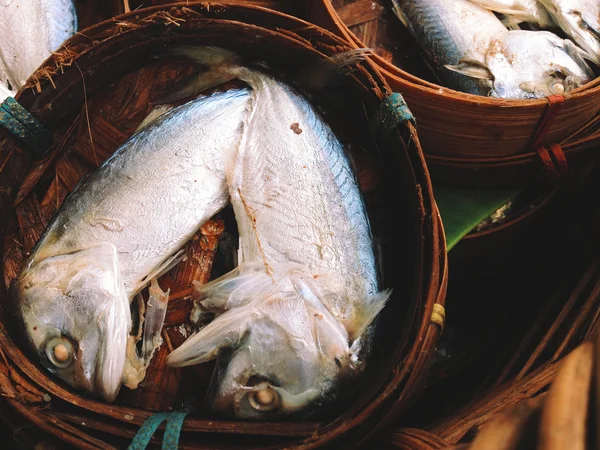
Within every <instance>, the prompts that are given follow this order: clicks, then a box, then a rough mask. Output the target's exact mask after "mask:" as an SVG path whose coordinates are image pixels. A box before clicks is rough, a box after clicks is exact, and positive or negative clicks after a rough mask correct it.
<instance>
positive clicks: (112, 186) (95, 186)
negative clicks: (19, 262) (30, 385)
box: [11, 90, 250, 401]
mask: <svg viewBox="0 0 600 450" xmlns="http://www.w3.org/2000/svg"><path fill="white" fill-rule="evenodd" d="M249 102H250V94H249V92H248V90H232V91H228V92H226V93H222V94H215V95H213V96H210V97H206V98H202V99H198V100H194V101H192V102H190V103H187V104H185V105H183V106H181V107H178V108H176V109H173V110H172V111H169V112H166V113H164V114H163V115H162V116H160V117H159V118H158V119H156V120H155V121H153V122H151V123H150V124H148V125H147V126H146V127H145V128H143V129H141V130H140V131H139V132H137V133H136V134H134V135H133V136H132V137H131V138H130V139H129V140H127V141H126V142H125V143H124V144H123V145H122V146H121V147H120V148H119V149H118V150H117V151H116V153H115V154H114V155H113V156H112V157H111V158H109V159H108V160H107V161H105V163H104V164H103V165H102V166H101V167H100V168H99V169H97V170H96V171H95V172H93V173H92V174H91V175H90V176H88V177H87V178H85V179H84V180H83V181H82V182H81V183H80V184H79V185H78V186H77V187H76V188H75V190H74V191H73V192H72V193H71V194H70V196H69V197H68V198H67V199H66V200H65V202H64V203H63V205H62V207H61V209H60V211H59V213H58V215H57V216H56V218H55V219H54V221H53V222H52V223H51V224H50V226H49V227H48V228H47V230H46V231H45V233H44V235H43V236H42V238H41V239H40V241H39V242H38V244H37V246H36V247H35V249H34V251H33V253H32V255H31V256H30V258H29V260H28V261H27V262H26V264H25V266H24V268H23V270H22V273H21V274H20V275H19V277H18V278H17V279H16V280H15V282H14V283H13V285H12V289H11V290H12V295H13V297H14V300H15V301H16V311H17V316H18V318H19V319H20V321H21V322H22V326H21V328H22V329H23V331H24V334H25V337H26V340H27V342H28V343H29V344H30V346H31V348H32V349H33V350H34V351H35V352H37V354H38V356H39V359H40V361H41V363H42V365H44V366H45V367H46V368H47V369H48V370H49V371H51V372H52V373H54V374H56V375H57V376H58V377H60V378H61V379H62V380H64V381H65V382H66V383H68V384H69V385H71V386H73V387H75V388H78V389H82V390H85V391H87V392H89V393H91V394H93V395H95V396H101V397H103V398H104V399H105V400H106V401H113V400H114V399H115V397H116V395H117V393H118V392H119V389H120V386H121V384H126V385H128V386H129V387H135V386H136V385H137V383H138V382H139V381H140V380H141V378H143V376H144V369H145V367H147V362H148V359H149V358H151V354H152V349H153V346H154V343H155V339H156V338H157V336H160V330H161V328H162V319H164V312H165V310H166V305H165V302H166V298H165V297H166V294H165V293H163V292H162V291H161V290H160V288H159V286H158V285H157V283H156V280H155V278H157V277H158V276H160V275H161V274H162V273H164V272H165V271H166V270H168V269H169V268H170V267H171V266H172V265H173V264H174V263H175V262H177V259H178V257H177V251H178V250H179V249H180V248H181V247H182V246H183V245H184V244H185V243H186V242H187V241H188V240H189V239H190V238H191V237H192V236H193V235H194V234H195V233H196V232H197V231H198V230H199V229H200V227H201V226H202V224H203V223H204V222H205V221H206V220H208V219H209V218H210V217H211V216H212V215H214V214H215V213H216V212H217V211H219V210H220V209H221V208H223V207H224V206H225V205H226V204H227V202H228V195H227V188H226V179H225V173H224V170H223V167H224V163H223V157H224V155H225V154H226V153H227V152H228V151H231V150H232V149H234V148H236V147H237V146H238V145H239V142H240V140H241V138H242V122H243V120H244V118H245V116H246V115H247V113H248V107H249V104H250V103H249ZM151 281H152V286H151V296H153V299H151V300H153V301H154V303H155V304H156V305H157V307H156V308H155V310H154V311H151V310H149V311H147V313H146V320H145V323H146V326H147V327H153V329H148V328H145V329H144V338H143V339H144V341H143V348H144V349H146V350H145V351H144V353H143V354H142V357H143V358H145V360H144V361H139V360H138V358H137V354H136V353H135V352H132V349H131V345H132V340H131V338H130V330H131V328H132V324H131V313H130V302H131V301H132V299H133V298H134V296H135V295H136V293H138V292H139V291H140V290H141V289H142V288H143V287H144V286H146V285H147V284H148V283H149V282H151ZM151 303H152V302H149V304H151ZM134 349H135V347H134Z"/></svg>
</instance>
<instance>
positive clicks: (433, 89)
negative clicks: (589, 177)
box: [308, 0, 600, 188]
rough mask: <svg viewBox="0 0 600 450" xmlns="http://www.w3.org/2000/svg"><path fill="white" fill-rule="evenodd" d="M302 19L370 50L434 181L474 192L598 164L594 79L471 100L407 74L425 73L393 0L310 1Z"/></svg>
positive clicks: (598, 95)
mask: <svg viewBox="0 0 600 450" xmlns="http://www.w3.org/2000/svg"><path fill="white" fill-rule="evenodd" d="M308 20H310V21H312V22H314V23H316V24H318V25H321V26H323V27H324V28H327V29H328V30H330V31H332V32H334V33H336V34H337V35H338V36H342V37H344V38H345V39H347V40H348V41H349V42H351V43H352V44H353V45H354V46H355V47H356V48H366V47H369V48H373V49H374V54H373V55H372V60H373V62H374V63H375V64H376V65H377V67H378V68H379V69H380V70H381V72H382V74H383V76H384V77H385V79H386V80H387V81H388V83H389V84H390V86H391V87H392V89H393V90H394V91H396V92H400V93H401V94H402V95H403V96H404V98H405V99H406V101H407V103H408V104H409V105H410V108H411V110H412V111H413V113H414V115H415V117H416V119H417V124H418V129H419V135H420V137H421V143H422V145H423V150H424V152H425V154H426V156H427V162H428V165H429V167H430V170H431V174H432V177H433V179H434V181H436V182H437V181H440V182H443V183H446V184H454V185H462V186H467V187H470V186H473V187H477V188H482V187H511V186H520V185H523V184H527V183H532V182H539V181H540V180H547V179H548V177H551V178H556V177H558V176H561V175H564V174H566V173H567V172H568V168H569V167H580V166H584V165H586V164H587V162H588V161H589V160H590V159H594V158H596V153H597V152H596V151H595V149H596V148H597V146H598V143H599V142H600V129H599V128H600V118H599V115H598V113H599V111H600V78H597V79H596V80H594V81H592V82H590V83H588V84H586V85H585V86H581V87H580V88H578V89H575V90H574V91H572V92H569V93H568V95H565V96H564V97H560V98H559V97H556V96H554V97H552V98H548V99H537V100H506V99H497V98H488V97H482V96H477V95H471V94H466V93H463V92H458V91H454V90H452V89H449V88H446V87H443V86H440V85H438V84H436V83H433V82H430V81H427V80H425V79H423V78H421V77H419V76H417V75H415V74H414V73H412V72H419V74H421V73H424V71H423V70H422V67H420V65H419V64H420V61H421V60H422V57H421V56H420V54H419V51H418V48H417V47H418V46H417V44H416V43H415V42H414V41H413V40H412V38H411V37H410V36H409V35H408V33H407V32H406V31H405V30H403V29H402V26H401V25H400V24H399V20H398V19H397V18H396V17H395V16H394V15H393V13H391V2H387V1H382V0H375V1H371V0H368V1H367V0H311V1H310V2H309V8H308ZM390 49H391V50H390ZM392 53H393V55H392ZM392 56H394V57H395V59H393V58H392ZM395 64H399V65H401V66H402V67H400V66H399V65H395ZM405 69H406V70H405ZM419 69H421V70H420V71H419ZM409 72H411V73H409Z"/></svg>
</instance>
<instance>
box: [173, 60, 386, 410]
mask: <svg viewBox="0 0 600 450" xmlns="http://www.w3.org/2000/svg"><path fill="white" fill-rule="evenodd" d="M189 51H191V52H192V53H194V50H189ZM219 51H220V50H219V49H208V50H206V49H205V50H203V51H200V55H199V56H198V55H197V54H196V55H195V56H192V58H194V57H195V58H196V59H200V60H207V59H209V60H210V59H211V58H212V56H211V55H213V54H214V53H217V54H218V52H219ZM211 52H213V53H212V54H211ZM219 70H221V71H223V68H220V69H219ZM225 72H227V70H225ZM229 74H230V76H235V77H236V78H238V79H240V80H243V81H245V82H246V83H248V84H249V85H250V87H251V88H252V95H253V106H252V112H251V114H250V116H249V117H248V119H247V120H246V122H245V129H244V137H243V139H242V143H241V145H240V147H239V149H238V151H237V152H234V153H233V155H232V159H231V160H230V163H229V165H228V166H227V180H228V186H229V192H230V197H231V202H232V204H233V208H234V212H235V217H236V221H237V224H238V230H239V234H240V251H239V257H238V259H239V261H240V262H241V263H240V265H239V267H238V268H237V269H235V270H234V271H233V272H232V273H230V274H227V275H225V276H224V277H222V278H221V279H217V280H214V281H213V282H211V283H209V284H208V285H204V286H197V289H196V297H197V300H198V301H199V302H200V305H201V307H202V308H204V309H208V310H210V311H214V312H215V313H216V314H217V317H216V319H214V321H213V322H212V323H210V324H209V325H207V326H206V327H205V328H203V329H202V330H201V331H199V332H198V333H197V334H196V335H194V336H192V337H190V338H189V339H188V340H187V341H186V342H185V343H184V344H183V345H182V346H181V347H179V348H178V349H176V350H175V351H173V352H172V353H171V354H170V355H169V357H168V360H167V363H168V364H170V365H175V366H184V365H189V364H196V363H201V362H204V361H208V360H210V359H213V358H214V357H216V356H217V355H218V354H219V352H220V350H221V349H224V348H230V349H232V354H231V355H230V357H229V358H228V359H227V360H224V361H223V360H221V361H220V362H219V368H218V369H217V372H216V376H215V377H213V385H212V387H211V391H212V395H211V399H210V401H211V404H212V406H213V408H215V409H217V410H220V411H222V412H224V413H228V414H233V415H235V416H236V417H238V418H243V419H265V420H268V418H273V417H277V416H284V415H288V414H292V413H300V412H304V411H308V410H310V407H314V405H316V404H320V403H321V402H323V401H325V400H326V399H327V397H328V396H329V395H330V394H331V392H332V390H334V389H335V386H336V385H337V383H338V381H339V379H340V377H343V376H351V375H352V374H353V373H354V372H355V364H356V363H357V361H356V359H355V356H356V352H357V349H358V348H359V347H360V343H361V340H362V339H364V336H365V329H367V327H368V326H369V324H370V323H371V322H372V320H373V319H374V317H375V316H376V315H377V313H378V312H379V311H380V310H381V308H383V306H384V304H385V301H386V300H387V298H388V297H389V295H390V292H389V291H383V292H380V291H379V284H378V274H377V269H376V265H375V258H374V252H373V243H372V238H371V232H370V228H369V222H368V218H367V215H366V211H365V207H364V204H363V200H362V197H361V194H360V192H359V189H358V185H357V182H356V179H355V177H354V174H353V171H352V169H351V167H350V163H349V161H348V158H347V157H346V155H345V153H344V149H343V147H342V145H341V143H340V142H339V140H338V139H337V138H336V136H335V135H334V133H333V132H332V130H331V129H330V128H329V126H327V124H326V123H325V122H324V121H323V119H322V118H321V117H320V116H319V114H317V113H316V111H315V110H314V108H313V107H312V106H311V105H310V103H309V102H308V101H307V100H306V99H305V98H304V97H303V96H302V95H300V94H299V93H297V92H296V91H295V89H293V88H292V87H290V86H289V85H287V84H285V83H283V82H281V81H279V80H277V79H275V78H272V77H271V76H269V75H266V74H264V73H260V72H256V71H254V70H251V69H248V68H245V67H240V66H236V67H230V68H229ZM349 342H351V343H352V342H353V343H354V344H353V345H352V346H351V345H350V344H349ZM261 398H262V400H263V401H262V402H261ZM266 400H268V401H266Z"/></svg>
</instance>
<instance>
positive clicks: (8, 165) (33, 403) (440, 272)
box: [0, 2, 446, 449]
mask: <svg viewBox="0 0 600 450" xmlns="http://www.w3.org/2000/svg"><path fill="white" fill-rule="evenodd" d="M192 42H193V43H201V44H204V45H219V46H224V47H227V48H230V49H233V50H235V51H237V52H239V53H240V54H242V55H243V56H244V57H245V58H247V59H248V60H250V61H252V60H259V61H264V62H266V63H267V64H268V65H269V66H270V67H271V68H272V69H273V70H275V71H277V72H278V73H281V74H283V75H287V74H295V73H298V72H300V71H301V70H302V69H304V68H306V67H310V66H311V65H312V64H318V63H319V62H322V61H323V60H324V59H325V58H327V57H331V56H334V55H337V54H339V53H341V52H344V51H346V50H349V49H350V48H351V46H350V45H349V44H348V43H346V42H345V41H343V40H342V39H340V38H338V37H336V36H335V35H333V34H331V33H329V32H327V31H326V30H323V29H321V28H319V27H317V26H314V25H312V24H309V23H307V22H304V21H301V20H299V19H296V18H294V17H291V16H287V15H285V14H282V13H277V12H274V11H271V10H268V9H264V8H261V7H250V6H240V5H227V4H223V3H206V2H204V3H191V2H190V3H188V2H186V3H179V4H174V5H169V6H162V7H151V8H146V9H141V10H138V11H135V12H132V13H129V14H125V15H121V16H119V17H116V18H114V19H112V20H109V21H106V22H103V23H101V24H98V25H96V26H93V27H91V28H89V29H87V30H84V31H83V32H81V33H80V34H78V35H76V36H74V37H73V38H71V39H70V40H69V41H67V42H66V43H65V44H64V46H63V47H62V48H61V49H60V50H59V51H58V52H56V53H55V54H54V55H53V57H52V58H50V59H49V60H48V61H46V63H45V64H44V65H43V66H42V67H41V68H40V69H39V70H38V71H37V72H36V73H35V74H34V75H33V76H32V77H31V78H30V80H29V82H28V85H27V86H26V87H25V88H24V89H23V90H21V91H20V93H19V95H18V96H17V100H18V101H19V102H20V103H21V104H22V105H23V106H24V107H25V108H26V109H27V110H28V111H29V112H30V113H31V114H32V115H33V116H34V117H36V118H37V119H38V120H39V121H40V122H41V123H42V124H43V125H44V126H45V127H46V128H47V129H48V130H50V131H51V132H52V134H53V136H54V142H53V145H52V147H51V149H50V151H49V153H47V154H46V155H45V156H44V157H43V158H38V159H36V158H34V157H33V156H32V155H31V153H30V152H29V151H28V150H27V149H25V148H24V147H22V146H20V145H19V143H18V142H17V141H15V140H14V139H13V138H12V137H11V136H10V135H8V134H7V133H5V132H4V130H2V131H0V133H2V134H1V135H0V145H1V146H0V186H1V187H2V189H0V210H1V211H2V214H0V218H1V219H0V231H1V233H2V242H3V247H2V257H3V264H2V268H3V283H2V288H1V289H0V296H1V297H0V301H1V302H2V304H3V305H4V306H3V307H2V308H1V310H2V311H1V314H2V316H1V317H0V352H1V354H2V358H1V359H0V391H1V392H2V394H3V396H4V397H5V399H6V402H7V404H8V406H9V407H10V408H11V409H12V410H14V411H15V412H17V413H18V414H20V415H21V416H22V417H24V418H25V419H26V420H27V421H29V422H30V423H32V424H34V425H35V426H37V427H39V428H40V429H42V430H43V431H44V432H46V433H48V434H50V435H53V436H55V437H57V438H59V439H61V440H63V441H65V442H67V443H69V444H70V445H73V446H75V447H78V448H86V449H92V448H93V449H100V448H101V449H112V448H124V447H125V446H126V445H127V443H128V442H129V441H131V439H132V438H133V436H134V435H135V433H136V432H137V430H138V429H139V427H140V426H141V425H142V423H143V422H144V421H145V420H146V419H147V418H148V417H150V416H151V415H152V414H154V412H156V411H170V410H174V409H178V408H181V407H182V406H185V405H189V404H196V405H198V406H197V411H196V412H195V413H193V414H192V413H190V414H189V415H188V416H187V418H186V419H185V422H184V424H183V429H182V434H181V440H180V448H190V449H192V448H194V449H208V448H211V449H214V448H223V449H229V448H261V449H262V448H303V449H307V448H316V447H318V446H323V445H334V443H335V445H336V446H340V445H341V446H344V447H345V448H350V447H354V446H358V445H359V444H360V443H361V442H362V441H363V440H365V439H367V437H368V436H369V435H371V434H372V433H374V432H375V431H376V430H377V429H379V428H380V427H381V426H383V425H384V424H386V423H388V422H389V421H390V420H392V419H393V418H394V417H397V416H398V415H399V414H401V413H402V412H403V411H404V410H405V409H406V408H407V407H408V405H409V404H410V403H411V402H412V401H413V400H414V398H415V397H416V396H417V394H418V393H419V392H420V389H421V387H422V384H423V381H424V379H425V375H426V373H427V370H428V366H429V359H430V356H431V353H432V350H433V347H434V345H435V342H436V341H437V339H438V337H439V335H440V332H441V328H442V326H443V321H442V319H443V318H442V317H441V316H440V314H439V313H440V311H442V312H443V304H444V296H445V286H446V253H445V244H444V235H443V230H442V227H441V223H440V219H439V214H438V213H437V207H436V205H435V202H434V200H433V195H432V191H431V185H430V181H429V176H428V173H427V169H426V167H425V163H424V158H423V155H422V153H421V150H420V147H419V141H418V137H417V134H416V131H415V129H414V127H413V126H412V124H411V123H410V122H404V123H401V124H399V125H398V126H396V127H392V128H389V129H388V131H385V130H384V129H383V128H379V131H374V129H372V128H371V127H370V124H369V122H368V121H367V120H366V116H370V115H371V114H374V113H376V112H377V111H381V107H382V105H381V103H382V101H383V100H384V99H385V98H386V97H387V96H388V95H390V94H391V90H390V88H389V87H388V85H387V84H386V83H385V82H384V81H383V79H382V78H381V77H380V75H379V73H378V71H377V69H376V68H375V67H374V66H373V65H372V64H370V63H369V62H362V63H360V64H357V65H356V66H353V67H352V70H351V73H350V74H348V75H347V76H345V77H343V79H342V80H340V81H339V82H338V84H336V86H334V87H331V88H329V89H327V90H326V91H323V92H321V93H318V94H317V93H314V95H313V96H312V99H313V101H314V102H315V103H316V104H317V106H318V107H320V108H322V110H324V111H325V113H326V117H327V119H328V121H329V122H330V123H331V125H332V127H333V129H334V130H335V131H336V132H337V133H338V134H339V135H340V137H341V139H342V140H344V139H349V140H351V141H352V144H353V147H352V148H353V149H355V148H359V151H358V153H357V154H356V155H355V156H356V164H357V166H358V167H357V173H358V177H359V181H360V184H361V188H362V190H363V192H364V196H365V200H366V204H367V208H368V211H369V214H371V215H372V226H373V229H374V232H375V234H376V235H378V234H379V235H380V236H382V237H383V239H385V246H384V249H383V251H382V254H381V257H382V261H383V267H384V274H383V275H384V283H386V281H385V280H389V281H387V283H389V284H392V285H393V287H394V295H393V297H392V299H391V300H390V302H389V304H388V306H386V309H385V313H383V314H382V316H381V321H380V323H379V325H378V328H377V330H378V333H377V337H376V342H375V343H374V346H373V349H374V350H373V352H372V354H371V356H370V362H369V364H368V369H367V371H366V373H365V378H364V379H363V380H362V381H361V384H360V390H356V389H355V390H354V391H353V395H351V396H350V397H352V398H348V399H346V401H345V402H344V401H342V402H341V403H340V406H339V408H338V410H336V411H334V412H332V413H331V414H330V416H327V417H326V418H323V419H320V421H319V422H276V423H275V422H274V423H262V422H242V421H231V420H224V419H222V418H220V417H217V416H215V415H214V414H213V413H211V412H210V411H208V410H206V408H205V407H204V406H203V403H202V402H201V401H197V400H198V399H202V398H203V396H204V393H205V391H206V388H207V385H208V382H209V379H210V373H211V370H212V366H210V365H201V366H196V367H193V368H191V369H185V370H182V369H174V368H167V367H165V366H164V359H165V357H166V355H167V354H168V353H169V349H170V348H175V347H177V346H178V345H180V344H181V342H182V341H183V340H184V338H183V337H182V335H181V333H180V331H179V329H180V327H181V326H182V324H185V323H186V322H187V321H188V316H189V311H190V308H191V304H190V302H189V300H186V295H187V294H189V292H190V291H189V287H190V285H191V281H192V280H193V279H196V280H201V281H203V282H206V281H208V279H209V278H210V277H211V273H212V274H213V275H215V273H216V274H217V275H218V272H219V270H226V269H227V265H228V264H229V263H228V262H227V261H226V259H227V258H225V257H224V256H223V254H221V253H220V251H219V248H221V246H222V245H224V244H225V243H227V241H229V242H231V241H232V238H231V229H232V227H233V228H235V223H234V222H232V218H231V215H229V216H228V215H227V212H226V211H225V212H224V213H223V214H222V215H219V216H217V217H215V218H214V220H212V221H211V222H209V223H207V224H206V225H205V226H204V227H203V228H202V231H201V232H200V233H199V234H198V235H197V236H196V237H195V238H194V239H192V240H191V241H190V242H189V243H188V246H187V252H188V256H189V258H188V259H187V261H185V262H184V263H181V264H180V265H179V266H177V267H176V268H175V269H173V270H172V271H171V272H170V273H169V274H167V275H165V276H164V277H163V278H162V279H161V286H167V287H170V288H171V297H170V298H171V300H170V302H169V310H168V312H167V318H166V325H165V329H164V330H163V339H164V341H165V342H166V345H163V346H162V347H161V348H160V350H159V351H158V353H157V355H156V356H155V358H154V360H153V363H152V366H151V367H150V368H149V370H148V374H147V377H146V379H145V380H144V382H143V383H142V385H141V386H140V387H139V388H138V389H137V390H135V391H129V390H127V389H125V388H123V389H122V391H121V393H120V394H119V397H118V398H117V400H116V402H115V403H114V404H106V403H103V402H100V401H96V400H93V399H91V398H88V397H86V396H83V395H81V394H80V393H79V392H74V391H72V390H71V389H69V388H68V387H66V386H65V385H64V384H62V383H60V382H58V380H57V379H55V378H53V377H51V376H49V375H48V374H47V373H46V372H45V371H44V370H43V369H42V368H41V366H39V365H38V364H37V363H36V362H35V360H34V358H31V359H30V356H31V355H30V354H29V353H26V352H23V351H22V347H21V345H20V343H19V341H18V340H17V339H16V338H15V334H14V330H12V329H11V324H12V316H11V311H10V308H9V307H8V297H7V291H6V286H7V285H8V283H10V280H11V279H12V278H13V277H14V276H15V274H16V273H17V272H18V270H19V268H20V265H21V264H22V261H23V259H24V258H25V257H26V255H27V254H28V252H30V251H31V249H32V248H33V246H34V245H35V243H36V241H37V240H38V239H39V236H40V233H41V232H42V231H43V229H44V228H45V226H46V223H47V222H48V220H49V219H50V217H51V216H52V214H53V213H54V212H55V211H56V210H57V209H58V208H59V206H60V204H61V203H62V201H63V200H64V198H65V197H66V196H67V195H68V193H69V192H70V191H71V190H72V189H73V188H74V186H75V185H76V183H77V182H78V180H79V179H80V178H81V177H82V176H83V175H84V174H85V173H87V172H89V171H91V170H94V168H95V167H97V166H98V165H99V164H100V163H101V162H102V161H103V160H105V159H106V158H107V157H108V156H110V155H111V154H112V153H113V152H114V150H116V148H117V147H118V146H119V145H120V144H121V143H122V142H123V141H124V140H125V139H126V138H127V137H128V136H129V135H131V134H132V133H133V131H134V130H135V128H136V127H137V125H138V124H139V123H140V121H141V120H142V119H143V118H144V117H145V116H146V114H147V113H148V112H149V111H150V110H151V107H152V102H153V101H154V98H155V94H157V93H159V92H160V91H161V90H163V89H164V88H167V87H168V86H170V85H171V84H172V83H173V82H174V81H176V80H177V79H179V78H181V77H184V76H186V75H188V74H190V73H191V71H192V70H193V69H192V68H191V67H190V66H188V65H186V64H184V63H183V62H180V61H166V60H156V59H152V58H150V56H149V55H150V54H151V53H152V52H153V49H155V48H156V47H157V46H159V45H163V44H174V43H192ZM340 99H343V101H342V102H340ZM373 140H375V142H376V144H377V148H378V149H379V152H380V156H377V157H373V153H372V152H373V151H374V144H373ZM360 155H363V157H362V158H361V157H360ZM364 155H367V157H366V158H365V157H364ZM369 155H370V156H369ZM379 158H380V159H379ZM397 211H401V212H402V213H401V217H402V220H401V221H400V222H398V221H397V220H396V219H393V218H395V217H397ZM232 223H233V225H232ZM228 234H229V236H228V239H226V238H227V235H228ZM435 305H437V306H435ZM434 310H435V314H434ZM357 393H358V395H356V394H357ZM158 434H159V436H157V437H156V438H154V439H153V441H152V443H157V442H159V440H160V432H159V433H158Z"/></svg>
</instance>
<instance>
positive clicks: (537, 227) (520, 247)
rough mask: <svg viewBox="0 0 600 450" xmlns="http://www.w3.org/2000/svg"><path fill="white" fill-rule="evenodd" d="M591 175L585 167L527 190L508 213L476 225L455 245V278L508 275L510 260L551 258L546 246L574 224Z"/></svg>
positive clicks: (452, 261)
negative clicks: (559, 231) (576, 208)
mask: <svg viewBox="0 0 600 450" xmlns="http://www.w3.org/2000/svg"><path fill="white" fill-rule="evenodd" d="M591 167H593V166H591ZM591 167H590V168H591ZM589 176H590V170H580V171H578V172H577V173H576V174H574V176H573V177H569V178H567V179H566V180H564V181H563V182H561V183H558V184H550V185H547V184H546V185H542V186H538V187H536V188H535V189H529V190H524V191H522V192H521V193H520V194H519V195H518V196H517V197H515V198H514V199H513V203H514V206H513V207H512V209H511V210H509V212H508V214H507V216H506V217H505V218H504V219H502V220H501V221H500V222H499V223H496V224H489V225H487V226H486V227H484V228H482V229H481V230H477V229H476V230H473V231H472V232H470V233H469V234H467V235H466V236H465V237H464V238H462V239H461V240H460V241H459V242H458V244H456V246H455V247H454V248H453V249H452V251H451V252H450V253H449V263H450V265H451V267H452V276H453V279H456V278H457V277H458V278H461V279H465V278H466V279H469V278H470V279H472V278H474V277H481V276H489V277H488V280H489V278H490V277H491V278H498V277H503V276H505V275H503V273H504V272H505V271H506V270H505V268H506V267H507V265H508V266H509V267H514V266H518V265H519V264H520V262H521V264H535V263H536V262H537V261H538V260H539V259H540V258H545V257H546V255H545V254H544V249H543V248H542V247H543V246H552V245H554V242H555V241H556V238H557V236H556V230H557V229H564V228H565V227H568V226H569V222H570V220H571V218H572V214H571V213H572V208H573V204H574V202H576V201H577V199H578V198H579V197H581V195H582V193H583V190H584V189H586V186H587V185H588V184H589V183H588V184H586V180H587V178H588V177H589ZM517 276H518V275H517Z"/></svg>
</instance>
